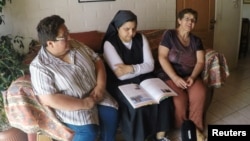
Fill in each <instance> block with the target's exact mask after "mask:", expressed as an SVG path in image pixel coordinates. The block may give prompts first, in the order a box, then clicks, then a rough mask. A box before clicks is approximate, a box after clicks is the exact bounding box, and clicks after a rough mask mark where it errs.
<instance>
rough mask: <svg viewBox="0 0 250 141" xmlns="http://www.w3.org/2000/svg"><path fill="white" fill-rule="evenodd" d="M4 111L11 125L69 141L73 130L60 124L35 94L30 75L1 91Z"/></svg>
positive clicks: (27, 131) (62, 140) (29, 131)
mask: <svg viewBox="0 0 250 141" xmlns="http://www.w3.org/2000/svg"><path fill="white" fill-rule="evenodd" d="M3 98H4V106H5V111H6V114H7V117H8V120H9V122H10V124H11V126H13V127H16V128H18V129H21V130H23V131H24V132H26V133H37V132H41V133H42V134H46V135H48V136H50V137H51V138H53V139H56V140H60V141H71V140H72V137H73V135H74V133H73V131H72V130H71V129H69V128H67V127H66V126H64V124H62V123H61V122H60V121H59V120H58V119H57V118H56V116H55V115H54V112H53V111H52V110H51V109H50V108H49V107H47V106H43V105H42V104H41V103H40V102H39V99H38V98H37V97H36V96H35V94H34V92H33V90H32V86H31V81H30V76H29V75H26V76H24V77H20V78H18V79H17V80H16V81H14V82H12V84H11V85H10V87H9V88H8V90H7V91H5V93H3Z"/></svg>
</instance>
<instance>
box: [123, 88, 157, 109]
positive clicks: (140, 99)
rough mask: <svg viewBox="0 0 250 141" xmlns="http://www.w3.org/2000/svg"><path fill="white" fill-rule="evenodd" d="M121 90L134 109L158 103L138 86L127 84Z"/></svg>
mask: <svg viewBox="0 0 250 141" xmlns="http://www.w3.org/2000/svg"><path fill="white" fill-rule="evenodd" d="M119 89H120V90H121V92H122V93H123V94H124V96H125V97H126V98H127V100H128V101H129V102H130V103H131V105H132V106H133V107H134V108H138V107H141V106H145V105H150V104H156V103H157V102H156V101H155V100H154V99H153V98H152V97H151V96H150V95H149V94H148V93H147V92H146V91H145V90H144V89H143V88H141V87H140V86H139V85H138V84H132V83H131V84H126V85H121V86H119Z"/></svg>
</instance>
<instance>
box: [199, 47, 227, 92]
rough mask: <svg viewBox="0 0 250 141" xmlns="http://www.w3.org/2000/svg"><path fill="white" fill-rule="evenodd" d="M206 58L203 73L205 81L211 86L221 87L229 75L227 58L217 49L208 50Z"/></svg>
mask: <svg viewBox="0 0 250 141" xmlns="http://www.w3.org/2000/svg"><path fill="white" fill-rule="evenodd" d="M205 58H206V60H205V62H206V63H205V69H204V71H203V74H202V75H203V81H204V82H205V83H206V84H207V85H208V86H209V87H214V88H219V87H221V86H222V85H223V84H224V83H225V82H226V78H227V77H228V76H229V69H228V65H227V62H226V58H225V57H224V55H223V54H221V53H218V52H217V51H215V50H207V51H206V56H205Z"/></svg>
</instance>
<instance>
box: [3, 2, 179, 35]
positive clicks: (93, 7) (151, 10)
mask: <svg viewBox="0 0 250 141" xmlns="http://www.w3.org/2000/svg"><path fill="white" fill-rule="evenodd" d="M120 9H129V10H132V11H133V12H134V13H135V14H136V15H137V17H138V22H139V25H138V29H163V28H174V27H175V17H176V16H175V11H176V1H175V0H116V1H108V2H107V1H106V2H90V3H78V0H12V3H11V4H9V3H8V4H7V6H6V7H5V8H4V12H3V14H4V15H5V24H4V25H0V35H5V34H14V35H17V34H18V35H22V36H26V37H32V38H35V39H36V38H37V37H36V36H37V35H36V26H37V24H38V22H39V21H40V20H41V19H42V18H44V17H46V16H50V15H52V14H57V15H60V16H61V17H63V18H64V19H65V21H66V25H67V27H68V28H69V30H70V32H81V31H90V30H99V31H106V28H107V26H108V24H109V22H110V20H111V19H112V18H113V16H114V15H115V13H116V12H117V11H118V10H120Z"/></svg>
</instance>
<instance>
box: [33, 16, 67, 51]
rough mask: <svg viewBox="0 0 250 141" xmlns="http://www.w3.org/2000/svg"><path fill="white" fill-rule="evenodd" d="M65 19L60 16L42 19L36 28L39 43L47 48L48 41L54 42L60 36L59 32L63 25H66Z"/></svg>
mask: <svg viewBox="0 0 250 141" xmlns="http://www.w3.org/2000/svg"><path fill="white" fill-rule="evenodd" d="M64 22H65V21H64V19H63V18H61V17H60V16H58V15H52V16H49V17H46V18H44V19H42V20H41V21H40V22H39V24H38V25H37V27H36V30H37V33H38V39H39V42H40V43H41V44H42V46H44V47H46V46H47V44H46V42H47V41H54V40H55V39H56V36H57V34H58V30H59V28H60V26H61V25H62V24H64Z"/></svg>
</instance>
